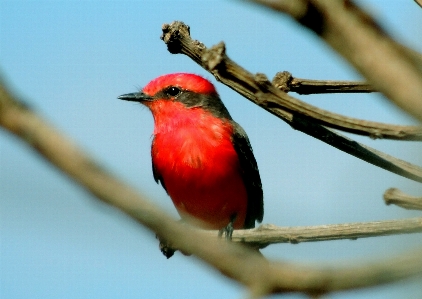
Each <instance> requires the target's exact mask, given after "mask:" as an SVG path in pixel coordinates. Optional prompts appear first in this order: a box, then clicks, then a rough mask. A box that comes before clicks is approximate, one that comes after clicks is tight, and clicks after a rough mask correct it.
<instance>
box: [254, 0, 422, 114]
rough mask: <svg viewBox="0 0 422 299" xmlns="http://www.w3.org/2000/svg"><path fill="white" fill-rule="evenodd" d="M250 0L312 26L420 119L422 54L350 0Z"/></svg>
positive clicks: (382, 90)
mask: <svg viewBox="0 0 422 299" xmlns="http://www.w3.org/2000/svg"><path fill="white" fill-rule="evenodd" d="M252 1H253V2H256V3H260V4H263V5H265V6H268V7H270V8H272V9H274V10H276V11H279V12H282V13H286V14H288V15H290V16H291V17H293V18H294V19H295V20H296V21H298V22H299V23H300V24H302V25H304V26H305V27H308V28H309V29H311V30H312V31H313V32H315V33H316V34H318V35H319V36H320V37H321V38H322V39H324V40H325V42H327V44H329V45H330V46H331V47H332V48H333V49H335V50H336V51H337V52H338V53H339V54H341V55H343V57H344V58H346V59H347V60H348V61H349V62H350V63H351V64H353V66H354V67H355V68H356V69H357V70H358V71H359V72H361V74H362V75H363V76H364V77H365V78H366V79H368V80H369V82H370V83H371V84H372V85H373V87H374V88H375V89H377V90H379V91H380V92H382V93H383V94H384V95H385V96H386V97H387V98H389V99H390V100H392V101H393V102H394V103H396V104H397V105H398V106H399V107H401V108H402V109H404V110H405V111H407V112H408V113H409V114H411V115H413V116H415V117H417V118H418V119H419V120H422V105H421V104H422V56H421V54H420V53H417V52H415V51H413V50H410V49H408V48H406V47H404V46H402V45H400V44H399V43H397V42H396V41H394V40H393V39H392V38H391V37H390V36H389V35H388V34H387V33H386V32H385V31H384V30H383V29H382V28H381V26H380V25H379V24H377V23H376V22H375V20H373V18H372V17H371V16H370V15H368V14H367V13H366V12H364V11H363V10H361V9H360V8H359V7H358V6H356V5H354V4H353V2H352V1H337V0H252ZM386 62H388V63H386Z"/></svg>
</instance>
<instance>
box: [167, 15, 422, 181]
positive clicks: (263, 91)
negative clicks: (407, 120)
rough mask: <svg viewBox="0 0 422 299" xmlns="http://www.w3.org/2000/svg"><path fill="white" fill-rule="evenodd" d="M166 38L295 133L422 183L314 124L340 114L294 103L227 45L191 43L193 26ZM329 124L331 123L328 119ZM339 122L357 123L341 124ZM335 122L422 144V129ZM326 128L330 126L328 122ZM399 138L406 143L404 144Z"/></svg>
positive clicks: (417, 173) (411, 169)
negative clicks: (230, 54)
mask: <svg viewBox="0 0 422 299" xmlns="http://www.w3.org/2000/svg"><path fill="white" fill-rule="evenodd" d="M161 38H162V39H163V40H164V42H165V43H166V44H167V48H168V50H169V51H170V52H171V53H174V54H175V53H182V54H185V55H187V56H189V57H190V58H192V59H193V60H194V61H195V62H196V63H198V64H199V65H201V66H202V67H203V68H205V69H206V70H208V71H209V72H211V73H212V74H213V75H214V76H215V77H216V79H217V80H219V81H221V82H222V83H224V84H225V85H227V86H229V87H230V88H232V89H233V90H235V91H237V92H238V93H239V94H241V95H242V96H244V97H246V98H247V99H249V100H251V101H252V102H254V103H255V104H257V105H259V106H260V107H262V108H264V109H265V110H267V111H268V112H270V113H272V114H274V115H276V116H278V117H279V118H281V119H282V120H283V121H285V122H287V123H288V124H290V125H291V126H292V127H293V128H294V129H296V130H300V131H302V132H304V133H306V134H308V135H310V136H313V137H315V138H317V139H319V140H321V141H323V142H325V143H327V144H329V145H331V146H334V147H335V148H338V149H340V150H342V151H344V152H346V153H348V154H351V155H353V156H355V157H357V158H359V159H362V160H364V161H366V162H368V163H371V164H373V165H376V166H378V167H381V168H383V169H385V170H388V171H391V172H394V173H396V174H398V175H401V176H404V177H406V178H409V179H412V180H415V181H419V182H422V168H420V167H418V166H416V165H412V164H410V163H407V162H405V161H402V160H400V159H397V158H394V157H392V156H389V155H387V154H385V153H382V152H380V151H377V150H375V149H372V148H370V147H368V146H365V145H362V144H359V143H357V142H355V141H354V140H351V139H349V138H346V137H344V136H342V135H340V134H338V133H335V132H333V131H332V130H330V129H328V128H326V127H325V126H322V125H321V122H320V121H317V120H316V119H315V118H312V116H311V114H312V115H315V114H319V115H320V116H324V115H325V116H327V115H331V116H332V115H335V114H332V113H331V112H327V111H325V110H321V109H319V108H316V107H313V106H311V105H308V104H306V103H303V102H301V101H299V100H296V99H294V98H292V97H290V96H289V95H287V94H286V93H284V92H282V91H281V90H278V89H277V88H276V87H274V86H273V85H272V84H271V83H270V82H269V81H268V80H267V78H266V77H265V76H263V75H252V74H251V73H249V72H248V71H247V70H245V69H244V68H242V67H241V66H239V65H238V64H236V63H235V62H234V61H233V60H231V59H230V58H229V57H228V56H227V55H226V53H225V47H224V44H223V43H220V44H219V45H217V46H214V47H212V48H211V49H207V48H206V47H205V45H203V44H202V43H201V42H199V41H196V40H192V39H191V37H190V32H189V26H187V25H185V24H184V23H182V22H178V21H176V22H173V23H171V24H165V25H163V35H162V37H161ZM286 105H287V106H286ZM308 112H309V113H308ZM311 112H312V113H311ZM324 119H325V120H327V118H324ZM339 119H342V120H344V119H348V120H353V121H352V122H347V121H346V122H344V121H341V122H336V120H339ZM332 120H333V122H332V123H331V126H334V125H333V123H336V124H337V125H336V126H334V127H337V128H340V129H343V130H346V129H345V127H344V126H347V127H348V129H347V130H346V131H351V132H360V133H362V134H363V132H365V134H372V135H371V137H373V138H381V137H385V134H386V133H387V131H388V132H389V136H390V137H391V138H393V137H394V136H395V139H400V138H404V139H412V140H413V139H419V138H420V133H421V128H420V127H408V126H393V125H385V126H386V127H384V126H380V125H379V124H378V123H373V122H366V121H361V120H354V119H350V118H345V117H343V116H339V115H336V116H335V117H334V118H332ZM323 123H324V124H327V123H326V122H323ZM346 123H347V124H346ZM363 128H365V130H366V131H365V130H363ZM399 136H402V137H400V138H399Z"/></svg>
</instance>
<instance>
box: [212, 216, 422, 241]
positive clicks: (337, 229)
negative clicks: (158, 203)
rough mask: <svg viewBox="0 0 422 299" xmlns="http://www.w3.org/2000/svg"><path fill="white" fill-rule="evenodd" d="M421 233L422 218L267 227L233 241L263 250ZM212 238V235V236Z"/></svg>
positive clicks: (242, 232) (240, 234)
mask: <svg viewBox="0 0 422 299" xmlns="http://www.w3.org/2000/svg"><path fill="white" fill-rule="evenodd" d="M420 232H422V218H409V219H399V220H386V221H373V222H360V223H344V224H331V225H317V226H304V227H278V226H275V225H271V224H267V225H261V226H259V227H258V228H254V229H248V230H235V231H234V232H233V241H235V242H244V243H248V244H250V245H252V246H253V247H258V248H264V247H266V246H267V245H269V244H275V243H292V244H297V243H302V242H318V241H330V240H344V239H352V240H356V239H359V238H370V237H378V236H389V235H397V234H409V233H420ZM214 235H216V232H214Z"/></svg>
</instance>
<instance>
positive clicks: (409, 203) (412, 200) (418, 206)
mask: <svg viewBox="0 0 422 299" xmlns="http://www.w3.org/2000/svg"><path fill="white" fill-rule="evenodd" d="M384 201H385V203H386V204H387V205H391V204H393V205H396V206H399V207H402V208H404V209H407V210H422V197H415V196H410V195H408V194H406V193H404V192H402V191H400V190H399V189H396V188H391V189H388V190H387V191H385V193H384Z"/></svg>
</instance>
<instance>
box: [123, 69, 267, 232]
mask: <svg viewBox="0 0 422 299" xmlns="http://www.w3.org/2000/svg"><path fill="white" fill-rule="evenodd" d="M119 99H122V100H127V101H135V102H140V103H141V104H143V105H145V106H147V107H148V108H149V110H151V112H152V115H153V117H154V134H153V136H154V137H153V141H152V146H151V156H152V172H153V175H154V179H155V181H156V182H157V183H158V182H160V183H161V185H162V186H163V187H164V189H165V190H166V191H167V193H168V195H169V196H170V197H171V199H172V201H173V203H174V205H175V207H176V209H177V211H178V212H179V214H180V215H181V217H182V219H183V217H184V215H186V214H187V215H190V216H193V217H195V218H196V219H199V220H201V223H202V224H201V225H202V227H204V228H207V229H219V230H220V232H221V233H222V232H223V231H225V232H226V236H227V235H230V236H231V233H232V231H233V228H236V229H240V228H253V227H255V221H258V222H261V221H262V218H263V216H264V205H263V192H262V185H261V178H260V176H259V172H258V166H257V163H256V160H255V157H254V155H253V153H252V148H251V145H250V143H249V139H248V136H247V135H246V132H245V131H244V130H243V129H242V127H241V126H240V125H239V124H237V123H236V122H235V121H234V120H233V119H232V118H231V116H230V114H229V112H228V111H227V109H226V107H225V106H224V104H223V102H222V101H221V100H220V97H219V95H218V93H217V91H216V90H215V88H214V86H213V84H212V83H211V82H209V81H208V80H206V79H204V78H202V77H200V76H197V75H194V74H187V73H176V74H169V75H164V76H161V77H158V78H156V79H154V80H152V81H151V82H150V83H148V85H147V86H145V88H144V89H143V90H142V91H141V92H137V93H129V94H124V95H122V96H120V97H119Z"/></svg>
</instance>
